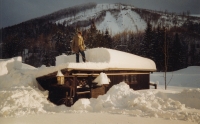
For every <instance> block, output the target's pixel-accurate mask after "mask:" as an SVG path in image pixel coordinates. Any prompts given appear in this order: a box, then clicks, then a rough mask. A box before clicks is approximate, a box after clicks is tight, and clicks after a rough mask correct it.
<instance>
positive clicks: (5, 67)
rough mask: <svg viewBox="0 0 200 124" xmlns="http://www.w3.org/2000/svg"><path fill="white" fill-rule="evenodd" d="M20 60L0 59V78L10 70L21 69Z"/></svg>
mask: <svg viewBox="0 0 200 124" xmlns="http://www.w3.org/2000/svg"><path fill="white" fill-rule="evenodd" d="M21 66H22V58H21V57H14V58H11V59H0V76H2V75H6V74H8V72H10V71H11V70H12V69H21Z"/></svg>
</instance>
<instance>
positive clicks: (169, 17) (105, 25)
mask: <svg viewBox="0 0 200 124" xmlns="http://www.w3.org/2000/svg"><path fill="white" fill-rule="evenodd" d="M87 5H88V6H87V8H86V7H85V9H83V10H82V11H77V13H75V14H71V15H70V14H67V15H65V16H63V14H60V13H63V12H64V11H69V10H62V11H58V12H57V13H54V14H55V15H56V14H57V16H58V19H55V20H53V21H52V22H55V23H56V24H64V25H73V26H75V25H79V26H80V27H82V28H89V26H90V24H91V23H90V21H91V20H95V24H96V27H97V29H98V30H100V31H104V32H105V31H106V30H108V31H109V32H112V35H115V34H117V33H122V32H123V31H125V30H126V31H133V32H138V31H144V30H145V29H146V27H147V22H148V21H150V22H151V24H152V25H153V27H156V26H158V25H160V26H167V27H169V28H170V27H174V26H178V27H180V26H182V25H183V24H184V23H185V22H186V21H188V18H190V20H191V21H193V22H197V23H199V22H200V18H198V17H190V16H189V13H183V14H182V15H177V14H175V13H167V11H166V12H159V11H153V10H147V9H140V8H136V7H134V6H130V5H125V4H120V3H118V4H94V3H90V4H87ZM89 5H90V6H89ZM82 6H85V5H82ZM82 6H81V8H83V7H82ZM75 8H80V6H76V7H75ZM65 13H66V12H65ZM50 16H52V15H50Z"/></svg>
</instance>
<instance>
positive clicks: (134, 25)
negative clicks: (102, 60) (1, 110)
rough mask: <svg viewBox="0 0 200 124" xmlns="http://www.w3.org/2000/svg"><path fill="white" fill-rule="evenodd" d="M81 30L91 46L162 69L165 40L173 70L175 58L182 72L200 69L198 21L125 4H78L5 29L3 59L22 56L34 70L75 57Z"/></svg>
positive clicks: (199, 20) (198, 19) (180, 15)
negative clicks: (66, 56) (135, 57)
mask: <svg viewBox="0 0 200 124" xmlns="http://www.w3.org/2000/svg"><path fill="white" fill-rule="evenodd" d="M77 30H81V31H82V34H83V37H84V41H85V45H86V47H87V48H94V47H106V48H111V49H117V50H120V51H125V52H129V53H133V54H137V55H140V56H143V57H147V58H150V59H153V60H154V61H156V60H157V62H156V64H157V65H159V67H158V68H159V70H161V71H162V70H163V63H162V62H163V58H164V57H163V49H164V46H163V44H164V42H168V44H167V45H168V46H167V47H168V49H172V50H169V54H171V55H169V56H170V57H171V58H169V59H171V60H169V63H170V64H171V65H170V64H169V66H170V67H169V68H170V70H174V66H175V64H174V65H173V63H175V62H174V61H175V58H177V59H181V60H180V61H179V62H176V65H181V66H180V67H179V69H180V68H183V67H186V66H187V65H200V63H199V62H200V57H199V53H200V47H199V46H200V17H194V16H190V13H189V12H183V13H182V14H179V15H178V14H176V13H169V12H167V11H164V12H162V11H155V10H148V9H141V8H137V7H135V6H132V5H126V4H121V3H116V4H96V3H87V4H82V5H77V6H73V7H69V8H65V9H62V10H59V11H56V12H54V13H51V14H48V15H45V16H42V17H38V18H34V19H31V20H28V21H26V22H22V23H20V24H17V25H13V26H10V27H6V28H3V29H1V30H0V32H1V33H0V34H1V37H2V43H0V48H1V50H2V51H1V52H0V55H1V56H0V58H11V57H14V56H22V58H23V62H25V63H27V64H30V65H33V66H35V67H39V66H41V65H42V64H45V65H55V57H56V56H58V55H61V54H62V53H66V54H72V53H71V48H70V42H71V40H72V37H73V35H74V34H75V33H76V31H77ZM175 42H177V43H175ZM177 44H178V45H177ZM176 52H177V54H175V53H176ZM158 53H159V55H158ZM174 55H176V56H177V57H172V56H174ZM180 62H181V63H182V64H180Z"/></svg>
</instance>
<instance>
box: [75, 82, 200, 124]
mask: <svg viewBox="0 0 200 124" xmlns="http://www.w3.org/2000/svg"><path fill="white" fill-rule="evenodd" d="M185 92H186V91H183V92H181V93H179V94H178V95H177V94H174V95H173V94H171V96H170V97H169V96H168V97H163V96H166V95H167V93H164V92H157V91H156V90H155V91H153V90H143V91H134V90H132V89H130V88H129V85H127V84H126V83H124V82H121V83H119V84H117V85H114V86H113V87H111V89H110V90H109V91H108V92H107V93H106V94H105V95H102V96H99V97H98V98H97V99H89V100H88V99H84V100H83V99H80V100H78V101H77V104H75V105H74V106H72V107H71V110H74V111H76V112H77V111H80V110H81V112H82V111H88V112H91V111H93V112H107V113H113V114H129V115H132V116H141V117H159V118H164V119H174V120H187V121H193V122H200V115H199V114H198V113H194V112H188V111H187V108H186V107H187V106H186V107H185V104H183V103H185V101H184V100H183V101H182V102H183V103H181V102H180V101H177V100H178V97H179V96H184V95H185ZM192 92H193V93H189V94H187V98H191V99H193V98H194V97H193V96H194V94H195V93H197V94H198V93H200V92H199V90H195V91H192ZM196 96H197V97H195V98H194V99H195V102H197V103H196V104H198V103H199V102H200V101H199V100H200V99H199V95H196ZM172 98H174V99H176V100H173V99H172ZM190 102H191V101H190ZM190 107H191V106H190ZM193 107H195V106H193ZM196 107H197V109H198V108H199V105H197V106H196Z"/></svg>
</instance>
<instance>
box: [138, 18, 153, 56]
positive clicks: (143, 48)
mask: <svg viewBox="0 0 200 124" xmlns="http://www.w3.org/2000/svg"><path fill="white" fill-rule="evenodd" d="M154 47H155V42H154V41H153V31H152V26H151V24H150V23H149V22H148V23H147V28H146V30H145V35H144V40H143V42H142V43H141V44H140V55H141V56H143V57H147V58H150V59H154V55H153V54H154V53H153V49H154Z"/></svg>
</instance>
